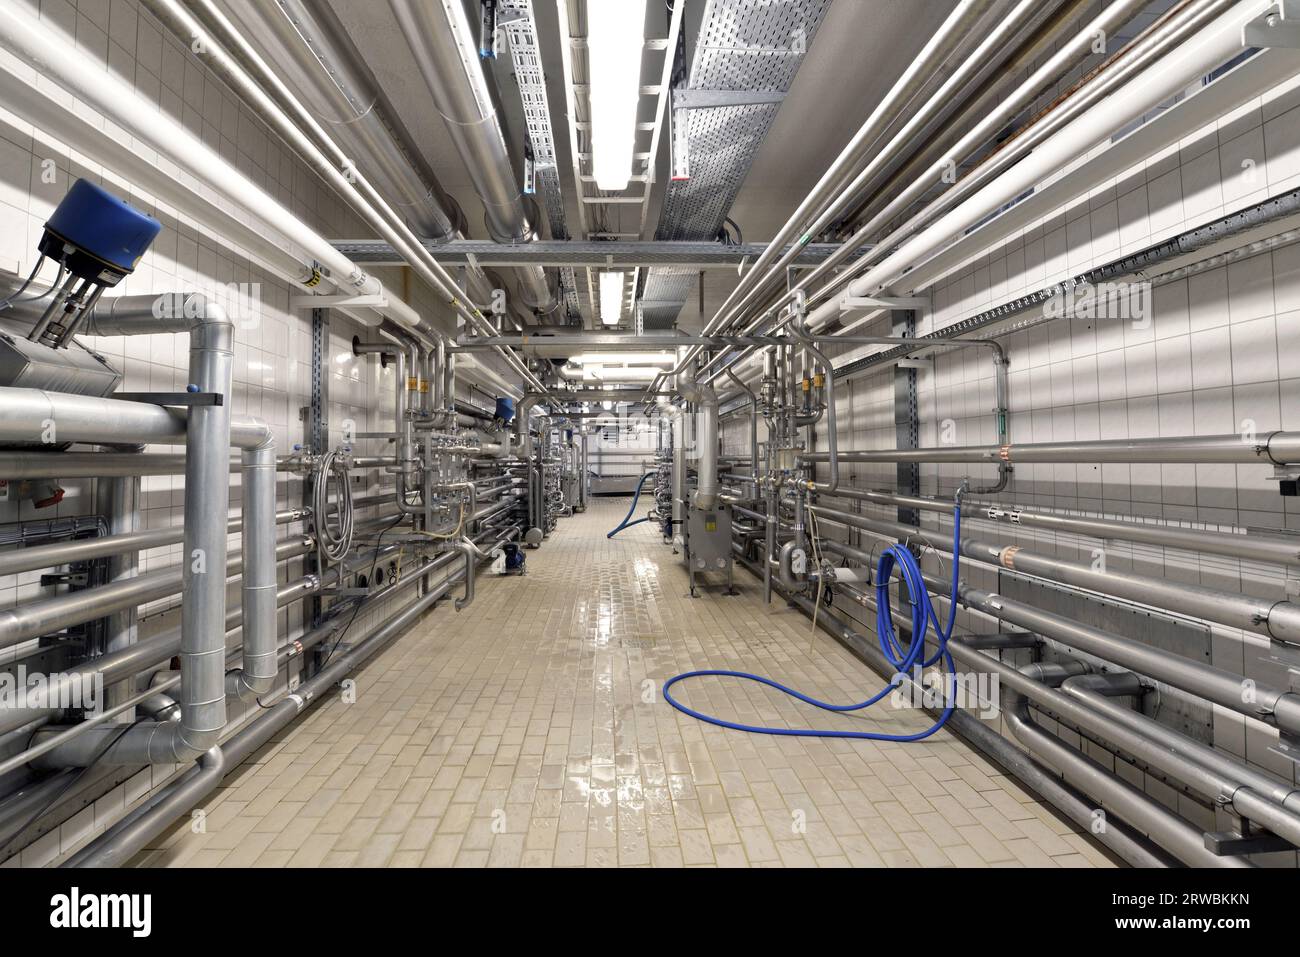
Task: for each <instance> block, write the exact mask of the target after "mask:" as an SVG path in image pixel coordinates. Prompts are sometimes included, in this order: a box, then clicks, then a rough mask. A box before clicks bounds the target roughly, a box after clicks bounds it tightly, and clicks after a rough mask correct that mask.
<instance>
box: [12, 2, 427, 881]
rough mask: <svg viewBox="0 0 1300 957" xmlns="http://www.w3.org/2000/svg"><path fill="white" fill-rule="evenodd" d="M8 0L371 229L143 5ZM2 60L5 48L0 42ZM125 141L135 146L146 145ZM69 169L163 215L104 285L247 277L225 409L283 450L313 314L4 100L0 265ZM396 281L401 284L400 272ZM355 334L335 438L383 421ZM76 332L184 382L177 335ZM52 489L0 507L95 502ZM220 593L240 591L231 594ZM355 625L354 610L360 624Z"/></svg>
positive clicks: (154, 522) (344, 368)
mask: <svg viewBox="0 0 1300 957" xmlns="http://www.w3.org/2000/svg"><path fill="white" fill-rule="evenodd" d="M6 3H16V4H19V5H20V6H22V7H25V8H28V9H32V10H38V11H39V13H40V16H41V18H42V20H43V21H45V22H46V23H47V25H50V26H53V27H55V28H57V29H59V30H61V31H63V32H64V33H66V34H67V35H68V36H70V37H74V38H75V40H76V43H77V46H78V47H79V48H80V49H81V50H82V51H83V53H84V55H85V56H87V57H91V58H93V59H94V60H96V61H98V62H100V63H104V64H105V65H106V67H107V69H110V70H112V71H113V72H114V73H116V74H118V75H119V76H120V77H122V78H124V79H125V80H127V81H128V82H129V83H131V84H133V86H134V88H135V89H136V91H137V92H138V93H140V94H141V95H142V96H144V97H146V98H147V99H148V100H149V101H150V102H151V103H156V104H157V107H158V108H159V109H160V110H162V111H163V112H164V113H166V114H168V115H169V116H171V117H172V118H174V119H176V120H179V121H180V122H182V123H183V124H184V125H185V126H186V127H187V128H188V129H189V130H190V131H192V132H194V133H196V134H198V135H200V136H201V137H202V139H203V140H204V142H205V143H207V144H208V145H210V146H212V147H213V148H215V149H217V150H218V151H219V152H220V153H221V155H222V156H223V157H224V158H225V159H226V160H228V161H229V162H231V163H233V164H234V165H235V166H236V167H237V168H238V169H239V170H240V171H241V172H243V173H244V174H246V175H247V176H249V177H250V178H251V179H253V181H254V182H256V183H257V184H258V185H259V186H261V187H262V188H263V189H265V190H266V191H267V192H269V193H270V194H271V195H272V196H274V197H275V198H276V199H277V200H278V201H280V202H281V203H282V204H284V205H285V206H287V207H288V208H289V209H291V210H292V211H294V212H295V213H296V214H297V215H299V216H300V217H301V218H303V219H304V220H306V221H307V222H308V224H309V225H311V226H312V227H314V228H315V229H317V230H318V231H320V232H321V233H322V234H323V235H326V236H348V237H352V236H361V235H366V234H367V231H366V230H365V228H364V227H363V226H362V225H361V224H360V222H359V220H358V219H357V218H356V217H355V216H354V214H353V213H352V212H351V211H350V210H349V209H348V208H347V207H346V206H345V204H344V203H343V202H342V201H341V200H340V199H339V198H338V197H337V196H335V195H334V194H333V193H331V192H330V191H329V190H328V189H327V188H326V187H325V186H324V185H323V184H322V183H321V182H320V181H319V180H318V179H317V178H316V176H315V175H314V174H313V173H311V172H310V171H309V170H308V169H307V168H306V167H305V166H304V165H303V164H302V163H300V162H298V161H297V160H296V159H295V158H294V157H293V156H292V155H291V154H290V152H289V151H288V149H287V148H286V147H285V146H284V145H283V144H282V143H281V142H280V141H279V140H278V139H276V138H275V136H274V135H272V134H271V133H270V132H269V131H268V130H267V129H266V128H265V127H264V126H263V125H262V124H261V122H260V121H259V120H258V119H257V118H256V117H255V116H254V115H253V114H252V113H251V112H250V111H248V110H247V109H246V108H244V107H243V106H241V105H240V104H239V102H238V101H237V100H236V99H235V97H234V96H232V95H231V93H230V92H229V91H228V90H227V89H226V88H225V87H224V86H223V85H222V84H221V83H220V82H219V81H218V80H216V79H215V78H214V77H213V76H212V75H211V74H209V73H208V72H207V71H206V69H205V68H204V67H202V66H201V65H200V64H199V62H198V61H197V60H196V58H195V57H193V56H192V55H190V53H189V51H188V50H187V49H186V48H185V47H184V46H182V45H181V43H180V42H179V41H178V40H177V39H176V38H175V37H173V36H172V35H171V34H169V33H167V32H165V31H164V30H163V29H162V28H161V27H160V26H159V25H158V24H157V22H156V21H154V20H153V19H152V18H151V17H150V16H149V15H148V14H146V13H144V12H142V11H141V10H140V9H139V8H138V6H137V4H136V2H135V0H77V2H72V0H6ZM0 15H3V13H2V12H0ZM0 56H6V57H7V56H9V54H8V53H7V52H4V51H0ZM82 109H84V107H83V108H82ZM137 149H139V150H141V151H142V152H147V150H146V149H145V148H144V147H137ZM46 160H53V161H54V165H55V167H56V169H57V175H56V176H55V178H54V180H53V182H46V180H45V177H43V175H42V174H43V172H44V170H45V166H44V165H43V164H45V161H46ZM78 177H85V178H88V179H91V180H94V181H97V182H100V183H102V184H103V185H104V186H105V187H107V188H108V189H110V190H111V191H113V192H115V193H117V194H118V195H121V196H123V197H124V198H126V199H127V200H129V201H130V202H131V203H133V204H134V205H136V206H137V207H139V208H141V209H144V210H146V211H147V212H149V213H151V214H152V215H154V216H156V217H157V218H158V219H159V220H161V222H162V224H163V231H162V233H161V235H160V236H159V237H158V239H157V241H156V242H155V243H154V245H153V248H152V249H151V251H150V252H149V253H148V254H147V255H146V256H145V257H144V259H143V260H142V262H141V263H140V265H139V267H138V268H137V270H136V271H135V273H134V274H133V275H131V276H130V277H128V278H127V279H126V280H125V281H124V282H123V283H122V284H121V285H120V286H119V287H118V288H117V289H116V290H113V291H112V293H111V294H117V293H125V294H140V293H158V292H174V291H181V290H204V291H212V290H214V289H218V288H219V287H220V286H222V285H224V284H229V283H235V282H238V283H253V284H258V285H259V288H260V299H261V302H260V311H258V312H257V313H256V314H255V315H253V316H252V317H251V321H246V322H241V323H239V325H238V329H237V333H236V350H235V351H236V366H235V386H234V395H233V396H232V398H231V401H232V408H233V411H234V412H235V413H236V414H249V415H256V416H260V417H262V418H263V419H265V420H266V421H267V422H268V423H269V424H270V425H271V427H272V428H273V429H274V432H275V436H276V442H277V446H278V450H279V451H280V452H281V453H282V454H283V453H287V452H288V451H289V450H290V449H291V448H292V446H293V444H294V443H296V442H299V441H301V440H302V438H303V422H302V421H301V420H300V417H299V411H300V409H301V408H302V407H304V406H306V405H308V404H309V402H310V386H311V365H310V363H311V323H310V316H309V315H308V314H305V313H301V312H294V311H292V310H290V308H289V297H290V295H291V292H293V290H291V289H290V288H289V286H288V285H287V284H286V283H285V282H283V281H282V280H280V279H278V278H277V277H276V276H274V275H273V274H271V273H269V272H267V271H266V270H264V269H263V268H261V267H260V266H259V264H258V263H257V262H256V261H254V260H253V259H251V258H250V257H249V256H248V255H247V254H246V253H243V252H242V251H241V250H239V249H238V248H237V247H233V246H232V245H231V244H230V243H229V242H227V241H225V240H219V239H218V237H216V236H214V235H212V234H211V233H209V232H208V231H206V230H205V229H204V228H203V226H202V225H201V224H199V223H197V222H195V221H193V220H191V219H190V218H188V217H187V216H185V215H182V214H178V212H177V211H176V210H175V209H172V208H169V207H168V206H166V205H165V204H162V203H159V202H156V201H155V199H154V198H153V197H152V196H150V195H149V194H147V193H145V192H143V191H141V190H138V189H136V188H134V187H133V185H132V183H131V182H130V181H129V179H127V178H126V177H124V176H122V175H121V174H120V173H119V172H118V171H114V170H106V169H101V168H100V167H99V166H97V165H95V164H93V163H89V162H86V160H85V158H84V157H81V156H79V155H77V154H75V153H74V152H72V151H71V150H69V149H68V148H67V147H66V146H65V145H64V144H62V143H59V142H58V141H56V140H54V139H52V138H50V137H49V136H48V135H46V134H45V133H44V132H42V131H41V130H40V129H33V128H32V127H31V126H30V125H28V124H26V123H24V122H22V121H21V120H19V119H17V118H16V117H14V116H12V115H11V114H9V113H8V112H6V111H5V110H4V109H3V103H0V269H4V270H6V271H9V272H15V273H22V274H24V275H25V274H26V273H27V271H29V270H30V269H31V267H32V266H33V265H34V264H35V261H36V242H37V239H38V238H39V236H40V234H41V230H42V225H43V223H44V222H45V219H46V218H47V217H48V215H49V213H50V212H51V211H52V210H53V209H54V207H55V206H56V205H57V203H58V202H59V200H60V199H61V198H62V196H63V195H64V193H65V192H66V190H67V189H68V187H69V186H70V185H71V183H72V182H73V181H75V179H76V178H78ZM47 278H48V277H47ZM393 285H395V286H398V287H399V288H400V283H398V282H394V283H393ZM422 289H423V287H422V286H420V287H418V288H417V289H416V290H415V292H414V297H415V301H414V302H413V304H414V305H416V307H417V308H421V309H425V310H426V311H427V312H428V314H430V315H433V316H435V318H437V319H439V321H442V322H447V321H449V320H448V317H447V316H446V315H445V313H443V312H441V311H440V307H438V306H436V305H434V304H433V303H432V301H431V299H429V298H428V297H425V296H423V295H422V293H421V290H422ZM358 332H360V333H361V334H362V335H365V333H364V332H362V330H361V328H360V327H359V326H356V325H355V324H354V323H352V322H350V321H348V320H347V319H346V318H345V317H343V316H341V315H339V314H337V313H335V314H334V316H333V318H332V323H331V341H330V357H329V370H330V380H331V381H330V400H331V401H330V411H329V421H330V426H331V438H332V440H333V442H335V443H337V442H338V441H339V440H340V438H341V433H340V430H341V428H342V422H343V421H344V420H345V419H349V418H350V419H353V420H355V422H356V423H357V429H358V430H361V431H368V430H377V429H380V428H383V427H385V426H387V427H390V428H391V423H392V411H391V410H392V399H391V396H392V388H393V383H394V372H393V369H392V368H389V369H388V370H381V369H380V366H379V363H378V360H377V357H375V356H367V357H364V358H361V359H357V358H354V357H353V356H352V354H351V353H352V350H351V341H352V336H353V335H354V334H356V333H358ZM85 341H86V342H87V344H88V345H90V346H91V347H92V348H94V349H96V350H98V351H99V352H101V353H102V354H103V355H104V356H105V357H106V358H108V359H109V361H110V362H111V363H112V364H113V365H114V366H115V367H116V368H118V369H119V370H120V371H122V373H123V374H124V379H123V382H122V384H121V386H120V388H122V389H124V390H129V391H141V392H148V391H180V390H183V389H184V386H185V385H186V367H187V355H188V337H186V336H183V335H182V336H174V335H154V336H139V337H133V338H125V339H124V338H100V339H95V338H93V337H87V338H86V340H85ZM150 451H164V450H162V449H151V450H150ZM167 451H171V450H167ZM177 451H179V450H177ZM359 451H360V453H361V454H379V453H380V452H383V451H385V447H384V446H383V445H381V444H380V443H378V442H376V441H373V440H371V441H370V442H369V444H364V443H363V444H362V445H361V446H359ZM369 481H370V482H371V483H377V482H379V481H380V476H379V475H378V474H376V475H374V476H372V477H371V478H370V480H369ZM238 482H239V480H238V476H237V475H234V476H232V493H231V499H232V514H235V513H237V511H238V502H239V492H238ZM62 484H63V485H64V486H65V487H66V488H67V495H66V497H65V498H64V501H63V502H62V504H60V505H59V506H57V508H51V509H44V510H41V511H39V512H38V511H36V510H35V509H34V508H33V507H32V506H31V505H30V504H24V505H22V506H21V507H19V506H18V505H16V504H14V503H8V502H6V503H0V522H13V521H17V520H20V519H21V520H26V519H34V518H49V517H55V516H59V517H62V516H69V515H78V514H87V513H91V512H93V504H94V498H93V482H91V481H89V480H87V481H65V482H63V483H62ZM183 487H184V480H183V477H180V476H176V477H172V476H149V477H145V479H144V482H143V493H142V506H143V524H144V526H145V527H146V528H159V527H167V526H173V525H177V524H179V523H180V521H181V518H182V514H181V508H182V505H183ZM356 494H358V495H360V494H365V483H361V485H360V486H359V487H358V489H357V490H356ZM301 499H302V489H301V481H300V480H299V479H298V478H296V477H290V476H289V475H287V474H284V473H282V474H281V476H280V481H279V487H278V492H277V507H278V508H279V509H285V508H289V507H291V506H293V505H297V504H299V503H300V502H301ZM371 514H373V512H372V511H367V512H365V513H361V514H359V515H358V521H363V520H364V519H365V518H366V517H368V516H370V515H371ZM301 531H302V526H301V525H298V524H295V525H286V526H281V533H280V534H281V537H286V536H289V535H291V534H296V533H300V532H301ZM238 544H239V539H238V535H235V536H232V537H231V539H230V545H231V547H232V548H235V547H238ZM179 550H180V546H171V547H168V548H159V549H153V550H150V551H148V552H146V553H144V554H143V555H142V556H141V567H142V570H145V571H152V570H157V569H159V568H164V567H167V566H170V565H171V564H173V563H174V562H175V561H176V558H177V556H178V554H179ZM301 574H302V561H301V560H300V559H299V560H295V561H294V562H291V563H289V564H288V565H287V566H282V567H281V571H280V582H281V584H284V583H285V582H287V581H289V580H292V579H293V578H297V577H300V576H301ZM39 578H40V573H39V572H32V573H28V574H24V575H20V576H17V577H14V576H10V577H8V578H0V608H5V607H10V606H12V605H14V604H16V603H18V602H21V601H24V600H28V599H32V598H36V597H39V596H42V595H47V594H52V593H53V589H50V588H42V587H41V586H40V585H39ZM232 596H233V597H234V598H235V600H236V601H237V600H238V599H237V596H238V591H237V589H236V590H234V591H233V592H232ZM178 604H179V599H167V600H164V601H160V602H156V603H155V604H154V605H153V606H150V607H149V608H147V609H146V615H145V618H144V619H143V621H142V625H141V636H142V637H147V636H149V635H152V634H156V633H158V632H160V631H164V630H166V629H169V628H172V627H175V625H176V624H177V623H178V616H177V608H176V606H177V605H178ZM375 614H378V612H376V613H375ZM301 618H302V615H301V609H300V608H299V607H298V606H291V607H289V608H287V609H284V610H282V611H281V627H282V633H283V634H286V635H294V634H298V633H300V632H301ZM366 623H367V622H366V619H365V618H362V619H361V620H359V621H358V627H363V626H364V625H365V624H366ZM24 650H25V649H23V648H21V647H20V648H18V649H6V650H3V651H0V663H2V662H4V661H9V660H12V659H13V658H14V656H15V655H17V654H20V653H21V652H22V651H24ZM166 773H167V772H164V771H163V770H159V769H155V771H154V772H153V773H152V774H151V773H150V772H143V773H142V774H141V775H139V776H137V778H136V779H134V780H133V781H132V782H129V783H128V784H127V785H126V786H124V787H119V788H117V789H116V790H115V791H113V792H112V793H110V794H108V795H106V796H104V797H103V798H102V799H101V800H100V801H99V802H98V803H97V804H95V805H94V806H92V807H91V808H88V809H87V810H86V811H83V812H82V813H81V814H79V815H78V816H77V817H76V818H74V819H73V820H72V821H69V822H68V823H67V824H65V825H64V826H63V828H62V829H61V832H60V831H56V832H54V833H53V834H51V835H49V836H47V837H46V838H44V839H42V840H41V841H39V842H37V843H36V844H34V845H33V846H31V847H30V848H28V850H27V851H25V852H24V854H23V856H22V861H23V862H24V863H29V864H30V863H40V862H43V861H46V860H50V859H52V858H53V857H55V856H57V855H59V854H61V853H64V852H66V851H67V850H69V849H70V848H71V847H72V846H73V845H74V844H75V843H76V842H77V841H78V840H79V839H80V838H82V837H84V836H85V835H86V833H88V832H89V831H90V830H97V829H100V828H103V827H105V826H107V825H109V824H111V823H112V821H113V820H114V818H115V816H116V815H118V814H120V813H121V811H122V809H123V807H125V806H126V805H127V804H128V803H129V802H130V801H132V800H134V799H136V798H138V797H140V796H141V795H142V794H143V793H144V791H145V790H147V789H148V788H149V787H150V786H152V785H153V784H156V783H157V782H158V781H160V780H161V779H162V778H164V777H165V776H166ZM5 792H6V788H5V786H4V782H3V781H0V797H3V795H4V793H5Z"/></svg>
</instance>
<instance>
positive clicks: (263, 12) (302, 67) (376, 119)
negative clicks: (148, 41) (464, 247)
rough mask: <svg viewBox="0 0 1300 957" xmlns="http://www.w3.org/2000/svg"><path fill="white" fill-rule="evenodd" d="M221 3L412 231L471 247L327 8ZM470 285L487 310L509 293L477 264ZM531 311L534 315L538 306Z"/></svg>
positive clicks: (294, 1)
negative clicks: (498, 293) (500, 292)
mask: <svg viewBox="0 0 1300 957" xmlns="http://www.w3.org/2000/svg"><path fill="white" fill-rule="evenodd" d="M222 2H223V5H224V7H225V8H226V9H227V10H228V11H229V14H230V16H231V18H232V19H233V20H234V21H235V22H236V23H238V24H239V25H240V27H241V30H242V32H243V34H244V35H245V36H246V37H247V38H248V40H249V41H250V42H251V43H252V44H254V45H255V46H256V47H257V48H258V49H259V50H261V52H262V53H263V54H264V55H265V56H266V57H267V58H268V59H269V60H270V61H271V62H273V63H275V65H276V69H277V71H278V72H279V73H280V75H281V77H282V78H283V80H284V81H285V83H286V84H287V85H288V87H289V89H290V90H292V92H293V93H294V95H296V96H297V97H298V98H299V99H300V100H301V101H302V102H303V103H305V104H307V105H308V106H309V107H310V108H311V109H312V111H313V112H315V113H316V114H318V115H320V116H321V117H323V118H325V119H326V120H328V121H329V124H330V131H331V134H332V135H333V136H334V137H336V138H337V140H338V142H339V145H340V146H342V147H343V148H344V149H345V150H346V151H347V152H348V154H349V155H350V156H351V157H353V158H354V160H355V162H356V163H358V164H359V165H361V166H362V167H364V169H365V173H366V176H367V177H368V178H369V179H370V180H371V181H372V182H373V183H374V184H375V186H376V187H377V188H378V189H379V190H380V191H381V192H382V193H383V194H384V195H385V196H387V197H389V198H390V199H391V200H392V201H393V203H394V204H395V205H396V206H398V207H399V208H400V209H402V210H404V211H405V215H406V218H407V222H408V225H410V226H411V227H412V228H413V229H414V230H415V231H416V232H417V233H419V234H421V235H422V236H425V237H427V238H428V239H429V240H430V241H432V242H435V243H444V242H448V241H451V240H464V239H465V235H466V229H467V227H466V222H465V214H464V212H463V211H462V210H461V208H460V206H459V205H458V204H457V203H456V200H455V199H454V198H453V197H451V196H450V195H448V194H447V192H446V191H445V190H443V188H442V186H441V185H440V184H439V183H438V180H437V177H436V176H435V175H434V173H433V171H432V170H431V169H430V168H429V167H428V165H427V163H426V162H425V160H424V158H423V155H422V154H421V153H420V150H419V148H418V147H417V146H416V145H415V143H414V140H413V139H412V137H411V134H410V133H409V131H408V130H407V129H406V127H405V126H404V125H403V123H402V122H401V119H400V118H399V117H398V115H397V111H396V110H395V109H394V108H393V107H392V105H391V104H390V103H389V102H388V99H387V97H386V96H385V95H384V93H383V91H382V90H381V89H380V88H379V84H378V82H377V81H376V80H375V78H374V75H373V74H372V73H371V72H370V69H369V68H368V67H367V66H366V64H365V62H364V60H363V59H362V57H361V54H360V53H359V52H358V50H357V49H356V46H355V45H354V44H353V42H352V39H351V38H350V37H349V36H348V33H347V29H346V28H345V27H344V25H343V24H342V23H341V22H340V21H339V19H338V17H337V16H336V15H335V14H334V11H333V10H332V9H331V8H330V7H329V5H328V4H323V3H309V2H304V0H276V2H275V4H274V5H271V4H266V3H260V2H255V0H222ZM277 8H278V9H277ZM198 13H200V14H202V13H203V11H202V10H199V11H198ZM245 65H247V64H245ZM465 283H466V292H467V293H468V295H469V298H470V299H471V300H472V301H473V302H474V303H475V304H476V305H478V306H479V307H480V308H485V307H486V306H487V305H488V304H490V303H491V302H492V298H493V297H492V293H493V290H494V289H505V288H507V286H506V285H505V283H504V282H503V281H502V280H501V279H500V277H498V276H494V275H489V274H485V273H484V271H483V270H481V269H479V268H476V267H475V266H473V265H472V264H471V265H470V267H469V268H467V269H466V270H465ZM521 298H523V299H525V300H526V299H527V297H521ZM525 304H526V305H527V306H528V307H529V308H530V309H531V308H533V306H532V303H531V302H526V303H525ZM519 315H520V317H526V316H527V313H526V312H523V311H520V313H519ZM516 325H518V322H517V321H516Z"/></svg>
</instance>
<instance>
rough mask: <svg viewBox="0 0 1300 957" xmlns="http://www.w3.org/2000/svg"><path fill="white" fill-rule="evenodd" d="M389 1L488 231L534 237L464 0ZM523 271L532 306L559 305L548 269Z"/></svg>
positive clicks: (512, 238)
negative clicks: (466, 175)
mask: <svg viewBox="0 0 1300 957" xmlns="http://www.w3.org/2000/svg"><path fill="white" fill-rule="evenodd" d="M390 6H391V7H392V10H393V15H394V17H395V18H396V20H397V24H398V26H399V27H400V28H401V30H402V33H403V34H404V35H405V37H406V41H407V43H408V44H409V45H410V48H411V54H412V56H414V57H415V64H416V68H417V69H418V70H419V72H420V76H421V77H423V79H424V82H425V84H426V86H427V87H428V89H429V94H430V96H431V98H432V103H433V106H434V108H436V109H437V110H438V112H439V113H441V114H442V116H443V119H444V120H445V121H446V126H447V134H448V136H449V137H450V139H451V141H452V143H453V144H454V145H455V147H456V152H457V153H458V154H459V155H460V157H461V159H462V160H463V161H464V163H465V166H466V169H467V171H468V173H469V175H470V178H471V179H472V180H473V183H474V190H475V192H477V193H478V195H479V199H481V200H482V202H483V206H484V209H485V210H486V226H487V231H488V234H489V235H490V236H491V237H492V239H494V240H496V241H497V242H499V243H506V244H511V243H527V242H532V241H533V240H534V239H536V238H537V228H536V225H535V223H534V222H533V221H532V219H531V217H530V213H529V210H528V204H527V203H525V201H524V195H523V193H522V192H521V191H520V188H519V184H518V182H517V180H516V170H515V167H514V164H513V163H512V162H511V158H510V150H509V147H508V146H507V144H506V139H505V133H504V131H503V130H502V127H501V122H500V118H499V117H498V115H497V109H496V104H495V102H494V100H493V97H492V91H491V89H490V88H489V86H488V83H487V79H486V77H485V76H484V75H483V69H482V67H481V66H480V65H479V62H478V52H477V46H476V43H475V41H474V34H473V31H472V30H471V28H470V24H469V19H468V17H467V16H466V13H465V9H464V7H462V6H461V4H460V0H390ZM518 275H519V291H520V295H521V296H522V297H523V300H524V303H525V304H526V305H527V306H528V307H529V308H530V309H533V310H535V311H537V312H538V313H539V314H550V313H554V312H556V311H557V309H558V306H559V300H558V298H557V297H556V295H555V291H554V290H553V289H552V288H551V282H550V280H549V278H548V277H547V275H546V273H545V272H544V271H543V270H542V269H540V268H537V267H534V268H531V269H529V268H523V269H520V270H519V272H518Z"/></svg>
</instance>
